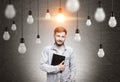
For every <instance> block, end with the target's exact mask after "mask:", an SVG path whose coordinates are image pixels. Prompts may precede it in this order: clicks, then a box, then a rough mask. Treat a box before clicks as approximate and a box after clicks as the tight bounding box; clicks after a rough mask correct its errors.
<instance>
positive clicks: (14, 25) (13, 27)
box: [11, 21, 17, 31]
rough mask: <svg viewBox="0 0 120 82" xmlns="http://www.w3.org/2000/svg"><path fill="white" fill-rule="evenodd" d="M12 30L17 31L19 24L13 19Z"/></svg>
mask: <svg viewBox="0 0 120 82" xmlns="http://www.w3.org/2000/svg"><path fill="white" fill-rule="evenodd" d="M11 29H12V31H16V29H17V26H16V24H15V21H13V23H12V26H11Z"/></svg>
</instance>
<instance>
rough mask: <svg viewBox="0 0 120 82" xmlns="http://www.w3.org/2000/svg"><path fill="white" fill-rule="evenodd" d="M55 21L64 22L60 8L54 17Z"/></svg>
mask: <svg viewBox="0 0 120 82" xmlns="http://www.w3.org/2000/svg"><path fill="white" fill-rule="evenodd" d="M56 21H58V22H64V21H65V17H64V15H63V13H62V8H59V10H58V14H57V16H56Z"/></svg>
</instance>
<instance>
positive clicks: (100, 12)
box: [94, 2, 106, 22]
mask: <svg viewBox="0 0 120 82" xmlns="http://www.w3.org/2000/svg"><path fill="white" fill-rule="evenodd" d="M94 16H95V20H96V21H97V22H103V21H104V20H105V18H106V15H105V12H104V9H103V8H102V7H101V2H99V7H98V8H97V9H96V11H95V15H94Z"/></svg>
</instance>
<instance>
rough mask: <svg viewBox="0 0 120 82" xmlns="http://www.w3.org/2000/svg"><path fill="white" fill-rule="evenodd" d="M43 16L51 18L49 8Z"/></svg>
mask: <svg viewBox="0 0 120 82" xmlns="http://www.w3.org/2000/svg"><path fill="white" fill-rule="evenodd" d="M45 18H46V19H50V18H51V15H50V12H49V9H47V12H46V15H45Z"/></svg>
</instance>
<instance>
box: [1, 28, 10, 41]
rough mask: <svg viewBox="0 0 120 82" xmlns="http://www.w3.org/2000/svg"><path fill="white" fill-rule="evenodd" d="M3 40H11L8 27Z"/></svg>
mask: <svg viewBox="0 0 120 82" xmlns="http://www.w3.org/2000/svg"><path fill="white" fill-rule="evenodd" d="M3 39H4V40H9V39H10V34H9V32H8V27H5V31H4V34H3Z"/></svg>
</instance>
